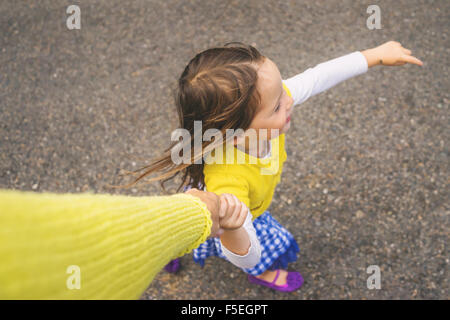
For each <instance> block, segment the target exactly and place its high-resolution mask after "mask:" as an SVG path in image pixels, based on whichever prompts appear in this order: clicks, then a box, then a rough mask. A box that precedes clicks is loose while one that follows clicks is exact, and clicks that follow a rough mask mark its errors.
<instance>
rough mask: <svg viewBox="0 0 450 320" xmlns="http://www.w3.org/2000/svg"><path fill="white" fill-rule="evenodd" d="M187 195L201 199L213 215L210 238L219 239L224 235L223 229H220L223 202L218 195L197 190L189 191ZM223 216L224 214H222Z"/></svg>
mask: <svg viewBox="0 0 450 320" xmlns="http://www.w3.org/2000/svg"><path fill="white" fill-rule="evenodd" d="M185 193H187V194H190V195H192V196H194V197H197V198H199V199H200V200H201V201H203V202H204V203H205V204H206V207H207V208H208V210H209V212H210V213H211V220H212V226H211V234H210V237H219V236H220V235H221V234H222V233H223V229H221V228H220V223H219V222H220V215H221V212H220V210H221V200H220V197H219V196H218V195H216V194H215V193H213V192H207V191H200V190H198V189H196V188H192V189H189V190H187V191H186V192H185ZM222 215H223V214H222Z"/></svg>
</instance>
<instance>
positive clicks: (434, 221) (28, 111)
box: [0, 0, 450, 299]
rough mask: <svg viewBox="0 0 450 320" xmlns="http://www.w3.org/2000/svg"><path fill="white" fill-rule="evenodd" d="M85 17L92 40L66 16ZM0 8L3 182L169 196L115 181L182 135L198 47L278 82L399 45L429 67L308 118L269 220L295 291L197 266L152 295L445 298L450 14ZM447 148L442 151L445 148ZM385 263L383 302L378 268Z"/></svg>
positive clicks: (231, 4)
mask: <svg viewBox="0 0 450 320" xmlns="http://www.w3.org/2000/svg"><path fill="white" fill-rule="evenodd" d="M70 4H79V6H80V8H81V30H68V29H67V27H66V19H67V17H68V15H67V14H66V8H67V7H68V5H70ZM376 4H377V5H379V7H380V9H381V19H382V20H381V23H382V29H380V30H369V29H368V28H367V27H366V20H367V18H368V16H369V14H367V13H366V9H367V7H368V3H367V2H366V1H353V0H343V1H342V0H339V1H338V0H333V1H331V0H327V1H322V0H319V1H306V0H305V1H283V2H281V1H256V0H255V1H237V0H233V1H217V0H212V1H200V0H196V1H189V2H188V1H173V0H168V1H144V0H136V1H118V0H114V1H113V0H101V1H82V2H81V1H60V0H57V1H56V0H42V1H24V0H20V1H1V2H0V30H1V31H0V187H1V188H9V189H20V190H35V191H38V192H41V191H50V192H73V193H77V192H86V191H93V192H96V193H115V194H130V195H157V194H161V190H160V188H159V186H158V185H157V184H155V183H152V184H142V185H140V186H135V187H133V188H130V189H126V190H111V189H109V188H107V187H106V184H115V183H125V182H131V180H130V179H123V178H121V177H119V175H118V174H119V173H120V170H121V169H126V170H133V169H137V168H139V167H141V166H143V165H145V164H146V163H147V162H146V161H147V160H148V159H151V158H153V157H155V156H157V155H159V154H160V153H161V152H162V151H163V149H164V148H165V147H167V146H168V144H169V143H170V133H171V131H172V130H173V129H175V128H176V126H177V120H176V113H175V109H174V103H173V97H172V95H171V93H172V88H173V87H174V85H175V84H176V81H177V78H178V76H179V75H180V73H181V71H182V70H183V68H184V66H185V65H186V64H187V62H188V61H189V60H190V59H191V58H192V57H193V56H194V55H195V54H196V53H198V52H200V51H202V50H204V49H207V48H209V47H211V46H214V45H221V44H224V43H225V42H228V41H242V42H246V43H250V44H253V45H254V46H256V47H257V48H258V49H259V50H260V51H261V52H262V53H263V54H264V55H266V56H268V57H270V58H271V59H272V60H273V61H275V62H276V63H277V65H278V67H279V69H280V72H281V74H282V76H283V78H288V77H290V76H293V75H295V74H297V73H299V72H302V71H304V70H306V69H307V68H308V67H312V66H314V65H316V64H318V63H320V62H323V61H326V60H329V59H332V58H335V57H338V56H341V55H344V54H347V53H350V52H353V51H356V50H364V49H366V48H370V47H374V46H377V45H379V44H382V43H384V42H386V41H389V40H396V41H399V42H401V43H402V45H403V46H404V47H406V48H408V49H411V50H412V51H413V54H414V55H415V56H417V57H418V58H419V59H421V60H422V61H424V66H423V67H419V66H415V65H406V66H402V67H375V68H372V69H370V70H369V71H368V73H366V74H365V75H361V76H359V77H357V78H354V79H350V80H348V81H346V82H345V83H342V84H339V85H338V86H336V87H334V88H332V89H330V90H328V91H327V92H325V93H322V94H320V95H318V96H315V97H313V98H311V99H310V100H308V101H307V102H305V103H304V104H302V105H301V106H297V108H296V110H295V111H294V115H293V120H292V125H291V130H290V133H289V135H288V137H287V153H288V161H287V162H286V164H285V168H284V172H283V178H282V183H281V184H280V185H279V187H278V188H277V191H276V194H275V197H274V201H273V203H272V205H271V208H270V211H271V212H272V214H273V215H274V216H275V217H276V218H277V219H278V220H279V221H280V222H281V223H282V224H283V225H284V226H286V227H287V228H288V229H289V230H290V231H291V232H292V233H293V234H294V236H295V237H296V239H297V241H298V243H299V246H300V249H301V252H300V255H299V259H298V261H297V262H296V263H294V264H292V265H291V266H290V269H291V270H298V271H300V272H301V273H302V275H303V276H304V278H305V283H304V285H303V287H302V289H301V290H299V291H296V292H293V293H280V292H275V291H272V290H270V289H268V288H263V287H257V286H255V285H252V284H249V283H248V281H247V279H246V276H245V274H244V273H242V272H241V271H240V270H238V269H237V268H235V267H234V266H232V265H231V264H229V263H227V262H225V261H223V260H221V259H219V258H212V259H210V260H209V261H208V262H207V263H206V265H205V267H204V268H203V269H201V268H200V267H199V266H198V265H196V264H194V262H193V261H192V256H191V255H187V256H184V257H183V258H182V259H181V262H182V269H181V270H180V272H179V273H178V274H176V275H170V274H167V273H164V272H161V273H160V274H158V275H157V277H156V278H155V280H154V281H153V283H152V284H151V285H150V286H149V288H148V289H147V291H146V292H145V293H144V294H143V296H142V299H449V279H448V263H449V252H448V247H447V242H448V236H449V202H448V198H449V197H448V196H449V192H448V191H449V190H448V182H449V159H448V153H449V150H448V141H449V138H450V132H449V117H448V116H449V101H450V97H449V78H448V54H449V46H448V44H449V39H448V31H449V21H450V20H449V17H450V2H449V1H446V0H441V1H425V0H399V1H377V3H376ZM446 141H447V143H446ZM370 265H378V266H379V268H380V270H381V289H380V290H369V289H368V288H367V285H366V283H367V278H368V277H369V276H370V274H368V273H367V272H366V269H367V267H368V266H370Z"/></svg>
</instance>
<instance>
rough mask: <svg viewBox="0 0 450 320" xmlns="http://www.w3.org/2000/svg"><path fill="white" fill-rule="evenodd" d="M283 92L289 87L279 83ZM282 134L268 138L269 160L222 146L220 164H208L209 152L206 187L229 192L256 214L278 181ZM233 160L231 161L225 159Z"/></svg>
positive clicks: (283, 156)
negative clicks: (269, 141)
mask: <svg viewBox="0 0 450 320" xmlns="http://www.w3.org/2000/svg"><path fill="white" fill-rule="evenodd" d="M283 87H284V89H285V90H286V92H287V94H288V95H289V96H291V93H290V91H289V89H288V88H287V87H286V85H285V84H284V83H283ZM284 140H285V135H284V134H281V135H279V136H278V137H276V138H274V139H272V140H271V145H272V150H271V158H270V159H267V160H265V159H261V158H256V157H253V156H251V155H249V154H247V153H245V152H243V151H240V150H239V149H237V148H235V147H229V146H225V147H224V149H223V161H222V164H219V163H211V162H212V160H211V159H213V158H214V157H217V158H219V157H218V156H217V155H215V154H214V153H212V155H211V156H210V158H209V159H207V161H208V162H207V163H211V164H205V166H204V169H203V173H204V176H205V185H206V189H207V190H208V191H210V192H214V193H216V194H222V193H231V194H234V195H235V196H236V197H237V198H238V199H239V200H240V201H242V202H244V203H245V204H246V205H247V207H248V208H249V209H250V211H251V213H252V215H253V219H255V218H257V217H258V216H260V215H261V214H262V213H264V211H266V210H267V208H268V207H269V206H270V203H271V202H272V198H273V193H274V191H275V187H276V186H277V184H278V182H279V181H280V177H281V171H282V170H283V163H284V161H285V160H286V158H287V155H286V151H285V148H284ZM227 157H228V159H233V161H228V160H227Z"/></svg>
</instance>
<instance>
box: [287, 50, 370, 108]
mask: <svg viewBox="0 0 450 320" xmlns="http://www.w3.org/2000/svg"><path fill="white" fill-rule="evenodd" d="M368 68H369V66H368V64H367V60H366V58H365V57H364V55H363V54H362V53H361V52H360V51H355V52H352V53H349V54H347V55H344V56H341V57H339V58H335V59H332V60H329V61H326V62H323V63H320V64H318V65H317V66H315V67H314V68H309V69H307V70H306V71H304V72H302V73H299V74H297V75H295V76H293V77H291V78H289V79H287V80H283V82H284V84H285V85H286V86H287V87H288V88H289V91H291V94H292V98H293V99H294V106H295V105H297V104H300V103H302V102H305V101H306V100H308V99H309V98H311V97H312V96H314V95H316V94H318V93H321V92H323V91H325V90H328V89H330V88H331V87H333V86H335V85H337V84H338V83H340V82H342V81H344V80H347V79H349V78H352V77H355V76H358V75H360V74H363V73H365V72H367V70H368Z"/></svg>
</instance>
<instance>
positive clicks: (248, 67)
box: [119, 42, 265, 192]
mask: <svg viewBox="0 0 450 320" xmlns="http://www.w3.org/2000/svg"><path fill="white" fill-rule="evenodd" d="M264 59H265V57H264V56H263V55H261V54H260V53H259V52H258V50H257V49H256V48H254V47H253V46H251V45H246V44H243V43H241V42H229V43H226V44H225V45H223V46H221V47H215V48H210V49H207V50H205V51H203V52H200V53H198V54H197V55H196V56H195V57H194V58H193V59H192V60H191V61H189V64H188V65H187V66H186V68H185V69H184V71H183V73H182V74H181V77H180V78H179V80H178V90H177V93H176V98H175V100H176V101H175V104H176V107H177V111H178V116H179V120H180V128H183V129H186V130H188V131H189V133H190V135H191V141H187V142H186V143H190V149H191V153H190V154H191V161H190V163H188V164H186V163H180V164H175V163H174V162H173V161H172V157H171V151H172V148H173V147H174V146H175V145H176V144H177V143H178V142H173V143H172V144H171V146H170V147H169V148H168V149H166V150H165V152H164V154H163V155H162V156H161V157H160V158H158V159H156V160H154V161H152V162H151V163H150V164H149V165H147V166H145V167H143V168H140V169H138V170H135V171H126V174H132V175H139V176H138V177H137V178H136V179H135V181H133V182H132V183H130V184H128V185H126V186H123V187H124V188H128V187H130V186H132V185H134V184H135V183H137V182H138V181H139V180H141V179H142V178H144V177H146V176H148V175H151V174H153V173H159V175H158V176H156V177H153V178H151V179H149V180H148V181H149V182H150V181H160V183H161V186H162V188H163V189H164V190H165V187H164V183H166V182H167V181H169V180H172V179H173V178H175V177H176V176H177V175H179V174H180V173H181V174H182V178H181V183H180V184H179V186H178V189H177V192H178V191H180V189H181V187H183V186H184V185H187V184H190V185H192V186H193V187H202V186H204V175H203V167H204V163H203V161H201V163H200V164H195V163H194V161H195V160H198V159H199V158H201V159H203V156H204V155H205V154H206V152H207V151H206V150H205V148H206V147H207V146H208V145H209V144H211V143H214V140H213V141H204V142H203V141H202V139H201V138H202V137H203V133H204V132H205V131H206V130H208V129H212V128H213V129H218V130H220V132H221V134H222V143H225V142H226V135H225V133H226V130H227V129H233V130H237V129H243V130H246V129H248V128H249V126H250V123H251V122H252V119H253V118H254V116H255V114H256V111H257V107H258V106H259V104H260V101H261V96H260V94H259V93H258V91H257V89H256V82H257V70H258V68H259V66H260V65H261V64H262V63H263V62H264ZM194 121H202V137H197V139H199V138H200V141H202V151H201V153H198V154H194V143H193V142H194V139H195V137H194ZM210 147H211V146H210ZM214 147H216V145H215V146H214ZM197 162H198V161H197ZM143 170H145V171H144V172H143V173H141V174H139V173H138V172H140V171H143ZM119 188H120V187H119Z"/></svg>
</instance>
